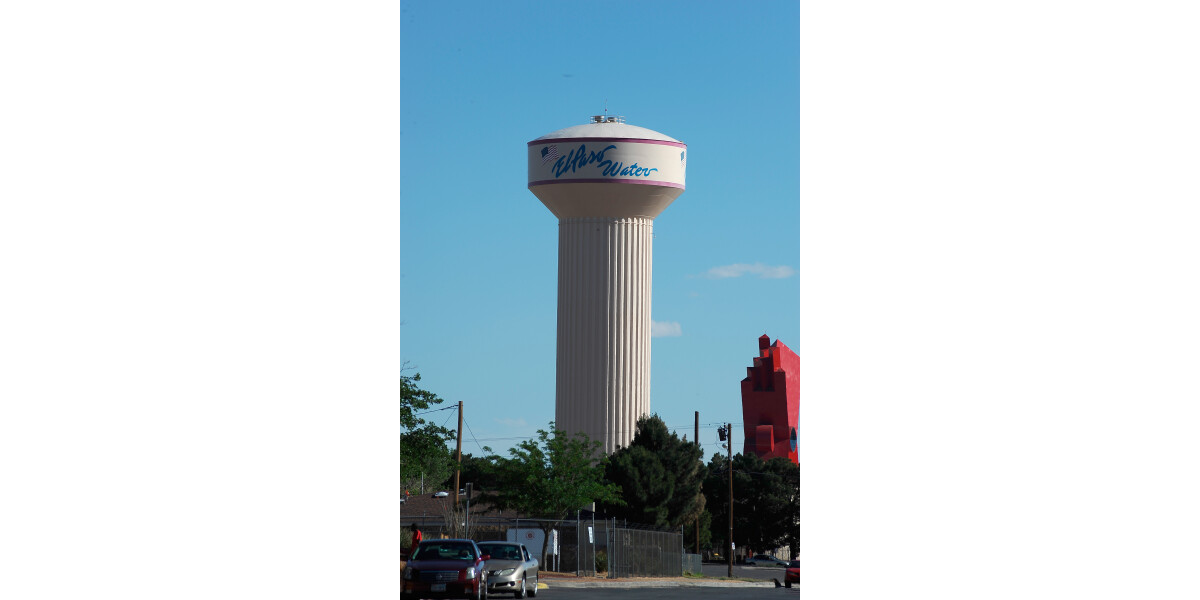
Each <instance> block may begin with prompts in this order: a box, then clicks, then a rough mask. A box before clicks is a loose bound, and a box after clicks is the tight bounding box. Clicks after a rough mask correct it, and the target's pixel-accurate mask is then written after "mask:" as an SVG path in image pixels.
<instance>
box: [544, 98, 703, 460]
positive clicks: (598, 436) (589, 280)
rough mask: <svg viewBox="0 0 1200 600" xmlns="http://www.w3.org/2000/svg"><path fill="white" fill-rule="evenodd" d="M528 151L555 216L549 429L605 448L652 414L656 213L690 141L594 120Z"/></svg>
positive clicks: (671, 196) (678, 179) (678, 190)
mask: <svg viewBox="0 0 1200 600" xmlns="http://www.w3.org/2000/svg"><path fill="white" fill-rule="evenodd" d="M528 154H529V179H528V182H529V191H531V192H533V194H534V195H535V196H537V197H538V199H539V200H541V201H542V203H543V204H545V205H546V208H548V209H550V212H552V213H554V216H556V217H558V351H557V360H556V367H555V415H554V420H555V425H556V426H557V427H558V428H559V429H562V430H564V431H566V432H567V433H568V434H573V433H575V432H580V431H581V432H583V433H586V434H587V435H588V436H589V437H590V438H591V439H592V440H594V441H599V442H601V443H602V446H601V448H602V450H603V451H604V452H605V453H611V452H613V451H615V450H616V449H617V447H618V446H628V445H629V442H630V440H632V439H633V433H634V428H635V425H636V423H637V419H638V417H640V416H642V415H645V414H648V413H649V412H650V281H651V277H650V275H651V257H652V254H653V253H652V245H653V231H654V218H655V217H657V216H658V215H659V214H660V213H661V212H662V211H663V209H665V208H666V207H667V206H668V205H670V204H671V202H673V201H674V200H675V199H676V198H678V197H679V195H680V194H682V193H683V190H684V173H685V172H686V167H687V145H686V144H684V143H683V142H680V141H679V140H676V139H674V138H671V137H667V136H665V135H663V134H661V133H658V132H656V131H651V130H649V129H646V128H644V127H637V126H634V125H629V124H626V123H625V122H624V119H623V118H621V117H609V116H596V117H592V122H591V123H587V124H584V125H576V126H574V127H567V128H566V129H559V130H558V131H555V132H552V133H548V134H546V135H543V136H542V137H539V138H537V139H535V140H533V141H531V142H529V144H528Z"/></svg>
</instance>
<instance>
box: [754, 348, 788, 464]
mask: <svg viewBox="0 0 1200 600" xmlns="http://www.w3.org/2000/svg"><path fill="white" fill-rule="evenodd" d="M742 423H743V428H744V430H745V445H744V449H743V454H749V453H751V452H753V453H755V454H757V455H758V456H759V457H760V458H762V459H763V460H769V459H772V458H775V457H776V456H781V457H784V458H787V459H788V460H790V461H792V462H793V463H796V464H800V457H799V454H798V452H797V443H796V441H797V439H796V435H797V428H798V426H799V423H800V357H799V356H797V355H796V353H795V352H792V351H791V349H790V348H788V347H787V346H785V345H783V343H782V342H780V341H779V340H775V343H774V344H772V343H771V338H770V337H767V336H766V335H763V336H762V337H760V338H758V357H756V358H755V359H754V366H753V367H746V378H745V379H743V380H742Z"/></svg>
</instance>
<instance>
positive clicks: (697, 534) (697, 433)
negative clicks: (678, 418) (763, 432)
mask: <svg viewBox="0 0 1200 600" xmlns="http://www.w3.org/2000/svg"><path fill="white" fill-rule="evenodd" d="M692 439H694V440H696V445H697V446H699V447H700V463H701V464H704V446H701V445H700V411H696V435H695V437H693V438H692ZM700 485H701V486H703V485H704V484H703V483H702V484H700ZM701 489H703V488H701ZM696 554H700V516H699V515H697V516H696Z"/></svg>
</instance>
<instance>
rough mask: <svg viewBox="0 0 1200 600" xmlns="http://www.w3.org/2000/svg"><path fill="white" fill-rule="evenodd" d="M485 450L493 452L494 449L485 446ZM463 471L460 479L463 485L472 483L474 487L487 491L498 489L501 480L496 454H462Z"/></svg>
mask: <svg viewBox="0 0 1200 600" xmlns="http://www.w3.org/2000/svg"><path fill="white" fill-rule="evenodd" d="M483 451H484V452H491V451H492V449H491V448H489V447H487V446H484V447H483ZM460 470H461V471H462V474H461V476H460V477H459V479H460V480H461V482H462V484H463V485H466V484H467V483H471V484H473V486H474V489H476V490H478V491H480V492H485V491H488V490H494V489H498V488H499V487H500V482H499V479H498V477H499V476H498V475H497V473H496V456H495V455H485V456H475V455H473V454H466V453H464V454H463V456H462V467H461V468H460Z"/></svg>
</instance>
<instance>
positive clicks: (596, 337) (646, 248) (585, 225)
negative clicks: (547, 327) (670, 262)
mask: <svg viewBox="0 0 1200 600" xmlns="http://www.w3.org/2000/svg"><path fill="white" fill-rule="evenodd" d="M653 232H654V220H653V219H649V218H644V217H622V218H608V217H576V218H564V219H561V220H560V221H559V224H558V354H557V363H556V382H557V384H556V389H555V413H556V419H557V421H556V423H555V425H556V426H557V427H558V428H559V429H562V430H563V431H566V432H567V433H568V434H573V433H575V432H577V431H582V432H584V433H586V434H587V435H588V437H590V438H591V439H592V440H593V441H599V442H601V443H602V446H601V449H602V450H603V451H604V452H605V453H606V454H608V453H612V452H613V451H615V450H616V449H617V447H618V446H628V445H629V442H630V441H631V440H632V439H633V433H634V428H635V426H636V424H637V419H638V417H639V416H642V415H643V414H646V413H648V412H649V410H650V282H651V263H652V261H651V254H652V252H651V244H652V239H653Z"/></svg>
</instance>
